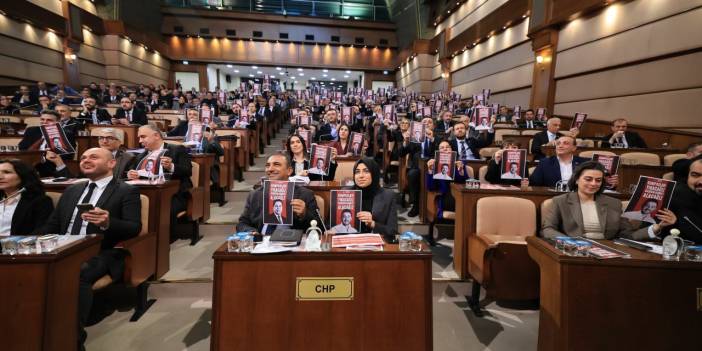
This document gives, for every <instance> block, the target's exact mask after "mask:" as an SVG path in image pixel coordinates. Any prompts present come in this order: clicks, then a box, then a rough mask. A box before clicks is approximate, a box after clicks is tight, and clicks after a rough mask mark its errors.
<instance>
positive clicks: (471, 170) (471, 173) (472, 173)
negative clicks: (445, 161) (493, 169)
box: [467, 166, 475, 178]
mask: <svg viewBox="0 0 702 351" xmlns="http://www.w3.org/2000/svg"><path fill="white" fill-rule="evenodd" d="M467 168H468V177H470V178H475V173H474V172H473V167H470V166H468V167H467Z"/></svg>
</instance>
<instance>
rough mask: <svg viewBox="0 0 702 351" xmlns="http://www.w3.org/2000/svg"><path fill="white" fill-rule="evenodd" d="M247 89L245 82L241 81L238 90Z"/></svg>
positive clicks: (244, 90) (243, 90)
mask: <svg viewBox="0 0 702 351" xmlns="http://www.w3.org/2000/svg"><path fill="white" fill-rule="evenodd" d="M247 90H248V89H246V82H241V83H239V91H240V92H242V93H243V92H246V91H247Z"/></svg>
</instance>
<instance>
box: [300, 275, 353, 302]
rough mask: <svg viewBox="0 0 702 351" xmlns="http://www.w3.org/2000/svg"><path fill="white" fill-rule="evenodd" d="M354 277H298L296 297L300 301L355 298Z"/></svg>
mask: <svg viewBox="0 0 702 351" xmlns="http://www.w3.org/2000/svg"><path fill="white" fill-rule="evenodd" d="M353 288H354V278H353V277H297V279H296V281H295V299H296V300H298V301H348V300H353V293H354V291H353Z"/></svg>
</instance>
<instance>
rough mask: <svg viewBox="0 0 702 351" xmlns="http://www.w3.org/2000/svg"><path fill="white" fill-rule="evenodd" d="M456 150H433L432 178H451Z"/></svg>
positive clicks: (454, 169) (454, 168)
mask: <svg viewBox="0 0 702 351" xmlns="http://www.w3.org/2000/svg"><path fill="white" fill-rule="evenodd" d="M455 164H456V152H455V151H451V152H441V151H436V152H434V174H433V177H434V179H441V180H453V176H454V172H455V171H456V167H454V165H455Z"/></svg>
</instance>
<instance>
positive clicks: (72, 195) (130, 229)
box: [42, 178, 141, 250]
mask: <svg viewBox="0 0 702 351" xmlns="http://www.w3.org/2000/svg"><path fill="white" fill-rule="evenodd" d="M86 186H88V183H87V182H83V183H79V184H74V185H71V186H70V187H68V188H67V189H66V190H65V191H64V192H63V194H62V195H61V198H60V199H59V202H58V205H57V206H56V210H55V211H54V212H53V213H52V214H51V216H50V217H49V219H48V221H47V222H46V225H44V228H43V230H42V232H43V233H58V234H65V233H67V232H68V224H69V223H70V222H71V217H72V216H73V210H74V209H75V208H76V205H77V204H78V201H80V197H81V195H82V194H83V191H84V190H85V187H86ZM95 207H100V208H102V209H103V210H106V211H109V212H110V226H109V227H108V228H107V230H101V229H100V228H99V227H98V226H96V225H94V224H92V223H89V224H88V228H87V233H88V234H102V235H104V237H103V238H102V243H101V248H102V249H103V250H106V249H111V248H113V247H115V245H116V244H117V243H119V242H121V241H125V240H128V239H131V238H133V237H135V236H137V235H139V232H140V231H141V201H140V199H139V189H138V188H136V187H134V186H131V185H129V184H127V183H124V182H122V181H118V180H115V179H114V178H113V179H112V181H111V182H110V183H109V184H108V185H107V187H106V188H105V191H103V193H102V196H100V198H99V199H98V201H97V203H96V204H95Z"/></svg>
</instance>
